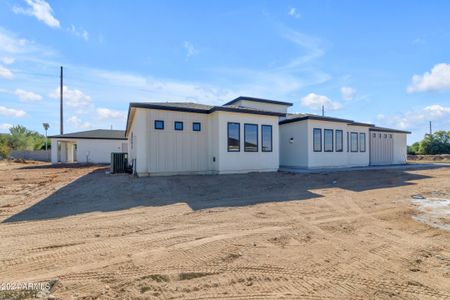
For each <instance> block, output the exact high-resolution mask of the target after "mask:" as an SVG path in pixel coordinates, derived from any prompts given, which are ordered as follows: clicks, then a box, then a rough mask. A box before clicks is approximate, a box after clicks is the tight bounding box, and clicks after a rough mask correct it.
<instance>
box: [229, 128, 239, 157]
mask: <svg viewBox="0 0 450 300" xmlns="http://www.w3.org/2000/svg"><path fill="white" fill-rule="evenodd" d="M232 124H234V125H237V126H238V149H237V150H230V125H232ZM227 152H241V123H238V122H227Z"/></svg>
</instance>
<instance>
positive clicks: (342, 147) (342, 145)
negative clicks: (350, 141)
mask: <svg viewBox="0 0 450 300" xmlns="http://www.w3.org/2000/svg"><path fill="white" fill-rule="evenodd" d="M338 132H340V133H341V150H338V143H337V133H338ZM334 134H335V140H336V147H335V148H336V152H344V131H343V130H341V129H336V130H335V131H334Z"/></svg>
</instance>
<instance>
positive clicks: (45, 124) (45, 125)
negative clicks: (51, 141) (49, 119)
mask: <svg viewBox="0 0 450 300" xmlns="http://www.w3.org/2000/svg"><path fill="white" fill-rule="evenodd" d="M42 126H44V130H45V151H47V130H48V128H49V127H50V124H48V123H42Z"/></svg>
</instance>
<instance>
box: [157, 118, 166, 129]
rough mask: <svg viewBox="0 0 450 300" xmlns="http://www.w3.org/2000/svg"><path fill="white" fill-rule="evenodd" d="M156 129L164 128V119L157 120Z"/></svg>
mask: <svg viewBox="0 0 450 300" xmlns="http://www.w3.org/2000/svg"><path fill="white" fill-rule="evenodd" d="M155 129H159V130H163V129H164V121H161V120H155Z"/></svg>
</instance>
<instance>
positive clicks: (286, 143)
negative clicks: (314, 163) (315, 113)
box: [280, 121, 309, 168]
mask: <svg viewBox="0 0 450 300" xmlns="http://www.w3.org/2000/svg"><path fill="white" fill-rule="evenodd" d="M308 132H309V131H308V126H307V123H306V121H303V122H295V123H287V124H283V125H281V126H280V166H281V167H287V166H290V167H296V168H307V167H308V147H309V141H308ZM291 139H292V140H291Z"/></svg>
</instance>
